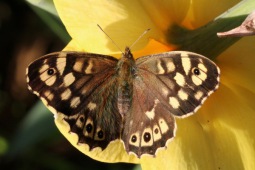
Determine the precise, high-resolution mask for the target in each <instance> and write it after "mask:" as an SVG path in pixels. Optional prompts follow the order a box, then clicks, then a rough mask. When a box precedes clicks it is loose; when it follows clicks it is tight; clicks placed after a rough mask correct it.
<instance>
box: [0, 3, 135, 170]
mask: <svg viewBox="0 0 255 170" xmlns="http://www.w3.org/2000/svg"><path fill="white" fill-rule="evenodd" d="M69 40H70V36H69V35H68V33H67V32H66V30H65V28H64V26H63V24H62V23H61V21H60V19H59V17H58V15H57V13H56V10H55V8H54V5H53V2H52V0H29V1H20V0H5V1H1V2H0V51H1V57H0V167H1V169H63V170H68V169H104V170H107V169H113V170H117V169H133V170H138V169H140V166H138V165H132V164H124V163H116V164H108V163H102V162H98V161H95V160H93V159H91V158H89V157H87V156H86V155H84V154H82V153H80V152H79V151H78V150H77V149H76V148H74V147H73V146H71V144H70V143H69V142H68V141H67V140H66V139H65V138H64V137H63V136H62V135H61V134H60V132H59V131H58V129H57V128H56V126H55V124H54V118H53V114H52V113H50V112H49V111H48V110H47V108H46V107H45V106H44V105H43V104H42V103H41V102H40V101H38V99H37V98H36V97H35V96H34V95H33V94H31V93H30V92H29V91H28V90H27V87H26V80H25V68H26V67H27V65H28V64H29V62H31V61H33V60H34V59H36V58H37V57H40V56H41V55H44V54H46V53H49V52H53V51H60V50H61V49H63V48H64V46H65V45H66V44H67V43H68V41H69Z"/></svg>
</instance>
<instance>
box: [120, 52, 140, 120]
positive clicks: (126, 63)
mask: <svg viewBox="0 0 255 170" xmlns="http://www.w3.org/2000/svg"><path fill="white" fill-rule="evenodd" d="M116 69H117V79H118V104H117V105H118V110H119V113H120V114H121V115H122V116H124V114H125V113H127V112H128V110H129V108H130V105H131V102H132V97H130V96H132V93H133V79H134V77H135V75H136V65H135V60H134V58H133V55H132V53H131V52H130V49H129V48H128V47H126V49H125V53H124V54H123V55H122V58H121V59H120V60H119V61H118V64H117V67H116Z"/></svg>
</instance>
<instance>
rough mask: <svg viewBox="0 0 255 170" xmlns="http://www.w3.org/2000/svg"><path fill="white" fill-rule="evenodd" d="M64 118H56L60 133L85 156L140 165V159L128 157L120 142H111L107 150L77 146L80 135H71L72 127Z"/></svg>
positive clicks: (132, 156)
mask: <svg viewBox="0 0 255 170" xmlns="http://www.w3.org/2000/svg"><path fill="white" fill-rule="evenodd" d="M63 118H64V117H63V116H61V115H58V116H55V124H56V126H57V127H58V129H59V130H60V132H61V133H62V134H63V135H64V136H65V137H66V138H67V139H68V141H69V142H70V143H71V144H72V145H73V146H74V147H76V148H77V149H78V150H79V151H81V152H82V153H84V154H85V155H87V156H89V157H91V158H93V159H95V160H98V161H103V162H129V163H139V159H138V158H136V157H135V156H134V155H128V154H127V152H126V151H125V150H124V145H123V143H122V142H120V141H119V140H116V141H113V142H111V143H110V144H109V145H108V147H107V148H106V149H105V150H103V151H102V150H101V149H99V148H95V149H93V150H92V151H89V147H88V145H86V144H77V141H78V135H77V134H75V133H71V132H69V131H70V126H69V125H68V123H67V122H65V121H63Z"/></svg>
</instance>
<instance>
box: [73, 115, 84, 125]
mask: <svg viewBox="0 0 255 170" xmlns="http://www.w3.org/2000/svg"><path fill="white" fill-rule="evenodd" d="M84 120H85V116H84V115H83V114H82V115H80V116H79V117H78V119H77V120H76V123H75V124H76V126H77V127H78V128H82V127H83V125H84Z"/></svg>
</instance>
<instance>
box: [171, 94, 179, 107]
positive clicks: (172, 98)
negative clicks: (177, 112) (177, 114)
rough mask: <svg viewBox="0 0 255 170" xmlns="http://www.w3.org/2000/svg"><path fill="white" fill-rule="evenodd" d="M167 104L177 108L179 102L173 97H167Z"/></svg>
mask: <svg viewBox="0 0 255 170" xmlns="http://www.w3.org/2000/svg"><path fill="white" fill-rule="evenodd" d="M169 104H170V105H171V106H172V107H173V108H174V109H178V108H179V107H180V103H179V101H178V100H177V98H175V97H169Z"/></svg>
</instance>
